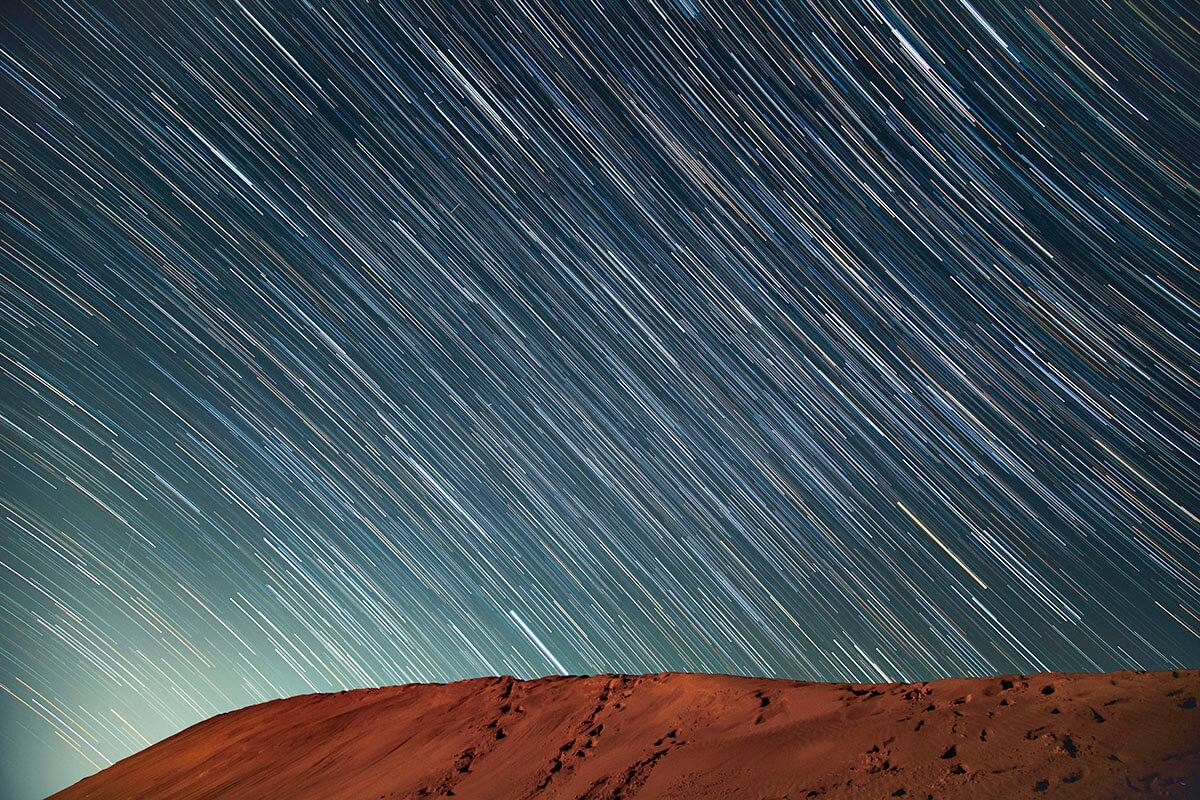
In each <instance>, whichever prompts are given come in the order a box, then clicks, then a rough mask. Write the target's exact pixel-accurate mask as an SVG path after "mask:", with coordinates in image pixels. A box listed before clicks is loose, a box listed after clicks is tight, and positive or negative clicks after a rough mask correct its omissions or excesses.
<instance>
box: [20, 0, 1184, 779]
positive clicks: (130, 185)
mask: <svg viewBox="0 0 1200 800" xmlns="http://www.w3.org/2000/svg"><path fill="white" fill-rule="evenodd" d="M0 27H2V29H3V30H2V32H0V142H2V144H0V186H2V189H0V231H2V234H0V264H2V273H0V343H2V344H0V483H2V486H3V490H2V492H0V621H2V623H3V624H2V626H0V688H2V689H3V690H4V691H3V693H0V724H2V726H3V727H2V730H0V734H2V737H3V740H4V755H3V764H2V765H0V769H2V774H0V785H2V786H3V793H4V794H5V796H11V797H22V798H32V797H38V796H42V795H45V794H47V793H49V792H51V791H55V790H57V789H59V788H62V787H63V786H65V785H67V784H69V783H71V782H73V781H74V780H76V779H78V778H80V777H82V776H83V775H85V774H89V773H91V772H94V771H96V770H97V769H99V768H102V767H104V766H106V765H108V764H110V763H112V762H113V761H115V760H117V759H120V758H122V757H124V756H126V755H128V754H130V753H132V752H135V751H136V750H139V749H141V748H142V747H144V746H146V744H147V743H149V742H153V741H156V740H158V739H160V738H162V737H164V736H166V735H169V734H171V733H173V732H175V731H177V730H180V729H182V728H184V727H186V726H187V725H190V724H192V723H194V722H197V721H199V720H201V719H203V718H206V717H208V716H211V715H213V714H216V713H219V712H222V711H227V710H230V709H233V708H237V707H241V706H244V705H248V704H251V703H255V702H260V701H263V700H267V699H270V698H275V697H281V696H287V695H293V694H299V693H305V692H313V691H333V690H339V689H344V688H353V687H361V686H376V685H388V684H396V683H406V682H413V681H445V680H455V679H460V678H466V677H474V676H480V675H489V674H515V675H517V676H519V677H534V676H538V675H544V674H548V673H557V672H570V673H576V674H580V673H596V672H610V671H616V672H629V673H642V672H655V671H665V670H675V671H702V672H727V673H737V674H752V675H764V676H777V677H789V678H800V679H810V680H856V681H898V680H925V679H931V678H934V677H942V676H957V675H986V674H997V673H1011V672H1035V671H1046V670H1062V671H1105V670H1113V669H1163V668H1171V667H1196V666H1200V577H1198V573H1200V519H1198V518H1197V515H1198V514H1200V469H1198V468H1197V465H1198V459H1200V413H1198V411H1200V354H1198V349H1200V272H1198V270H1197V263H1198V259H1200V213H1198V212H1200V192H1198V189H1197V186H1198V185H1200V14H1197V8H1196V6H1195V5H1194V4H1191V3H1186V2H1174V0H1161V1H1159V2H1152V3H1151V2H1121V0H1114V1H1113V2H1103V1H1102V0H1096V1H1095V2H1083V0H1078V1H1077V0H1061V1H1059V0H1055V1H1054V2H1028V3H1004V4H999V3H991V2H985V0H972V2H968V0H897V2H889V0H803V2H802V0H789V2H785V3H781V4H776V5H770V4H761V5H758V4H753V5H752V4H745V3H733V2H729V3H725V2H718V0H676V2H670V1H669V0H659V1H658V2H647V3H644V4H642V3H637V4H628V5H626V4H623V3H610V2H603V3H601V2H588V1H586V0H580V2H568V3H564V4H557V3H551V2H548V0H545V1H544V0H514V1H513V2H511V3H508V2H505V3H500V4H497V5H492V4H491V3H489V2H486V0H481V1H480V2H478V3H458V4H450V5H434V4H431V3H423V2H414V3H412V4H411V5H404V4H402V3H400V2H398V0H361V2H345V1H343V0H308V1H305V0H300V1H299V2H295V3H271V4H269V5H268V4H263V3H261V2H258V0H230V2H221V3H211V4H210V3H203V2H196V0H171V2H158V1H157V0H143V1H142V2H131V3H115V2H114V3H107V2H106V3H88V2H85V1H84V0H71V2H66V1H65V0H47V2H44V3H43V2H39V3H30V4H29V5H20V6H16V7H13V8H10V9H9V10H8V11H7V13H6V16H5V18H4V22H3V26H0Z"/></svg>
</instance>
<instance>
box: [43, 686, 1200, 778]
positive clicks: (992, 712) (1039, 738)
mask: <svg viewBox="0 0 1200 800" xmlns="http://www.w3.org/2000/svg"><path fill="white" fill-rule="evenodd" d="M1198 695H1200V670H1178V671H1167V672H1148V673H1147V672H1127V671H1126V672H1114V673H1105V674H1072V675H1064V674H1059V673H1046V674H1038V675H1008V676H998V677H992V678H962V679H946V680H938V681H933V682H928V683H910V684H906V683H893V684H851V683H809V682H804V681H789V680H778V679H769V678H746V677H734V676H728V675H702V674H683V673H661V674H654V675H640V676H631V675H595V676H551V677H546V678H540V679H538V680H532V681H520V680H516V679H514V678H512V677H508V676H504V677H495V678H478V679H472V680H465V681H459V682H456V683H448V684H409V685H405V686H394V687H387V688H380V689H359V690H353V691H348V692H339V693H332V694H313V695H302V696H297V697H291V698H287V699H282V700H273V701H270V702H267V703H262V704H259V705H255V706H249V707H247V708H243V709H240V710H237V711H232V712H229V713H226V714H221V715H219V716H216V717H213V718H211V719H208V720H206V721H204V722H201V723H199V724H197V725H194V726H192V727H190V728H188V729H186V730H184V731H182V732H180V733H178V734H176V735H174V736H171V737H169V738H167V739H164V740H163V741H161V742H159V743H157V744H155V745H153V746H151V747H148V748H146V749H145V750H143V751H141V752H139V753H136V754H134V755H132V756H130V757H129V758H126V759H124V760H122V761H120V762H118V763H116V764H114V765H112V766H111V767H108V768H107V769H104V770H102V771H101V772H99V773H97V774H95V775H93V776H91V777H88V778H85V779H84V780H82V781H80V782H79V783H76V784H75V785H73V786H71V787H69V788H67V789H64V790H63V791H61V792H59V793H57V794H55V795H53V796H52V798H53V800H82V799H83V798H88V799H89V800H108V799H110V798H111V800H129V798H141V799H143V800H167V799H168V798H170V799H171V800H184V799H185V798H186V799H188V800H199V798H206V799H211V798H253V799H254V800H308V799H309V798H312V800H365V799H366V798H372V799H374V798H380V799H381V800H392V799H393V798H395V799H396V800H416V799H417V798H439V797H457V798H468V799H469V800H477V799H478V800H534V799H535V798H536V800H567V798H569V799H570V800H618V798H638V799H639V800H649V798H678V799H680V800H682V799H683V798H750V799H751V800H784V798H786V799H787V800H809V799H810V798H812V799H817V798H891V797H903V798H910V799H911V798H919V799H920V800H928V798H934V799H935V800H942V799H943V798H972V800H980V799H981V798H1023V797H1031V798H1125V797H1137V798H1150V797H1156V798H1179V799H1180V800H1183V799H1184V798H1197V797H1200V709H1197V696H1198Z"/></svg>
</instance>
